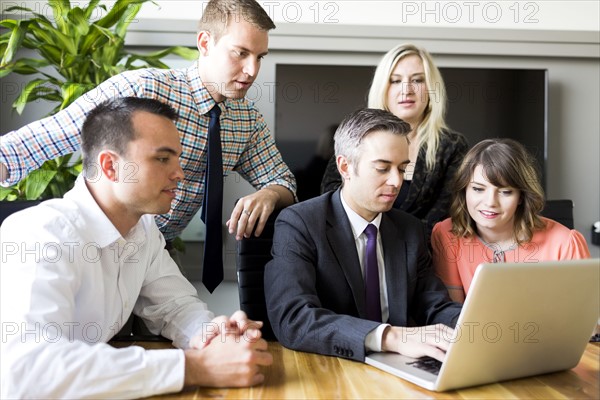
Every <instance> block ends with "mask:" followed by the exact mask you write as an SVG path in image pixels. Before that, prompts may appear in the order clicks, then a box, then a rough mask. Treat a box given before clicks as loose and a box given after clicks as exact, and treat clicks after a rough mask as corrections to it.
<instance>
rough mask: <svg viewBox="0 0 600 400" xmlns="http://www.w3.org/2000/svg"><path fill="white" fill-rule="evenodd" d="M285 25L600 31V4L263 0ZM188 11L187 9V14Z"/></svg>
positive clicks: (169, 11)
mask: <svg viewBox="0 0 600 400" xmlns="http://www.w3.org/2000/svg"><path fill="white" fill-rule="evenodd" d="M259 2H260V3H261V4H262V5H263V7H264V8H265V10H267V12H268V13H269V15H270V16H271V18H272V19H273V20H274V21H275V23H278V22H284V23H320V24H346V25H387V26H394V25H396V26H399V25H402V26H436V27H470V28H495V29H497V28H504V29H552V30H588V31H597V30H598V24H599V22H598V15H600V6H599V2H597V1H595V0H589V1H556V0H552V1H522V0H521V1H516V0H510V1H507V0H501V1H431V0H429V1H393V0H369V1H359V0H342V1H338V0H336V1H330V0H325V1H323V0H321V1H315V0H296V1H274V0H262V1H259ZM157 3H158V5H159V7H155V6H152V5H150V4H148V5H147V6H145V7H144V8H143V10H142V12H141V13H140V18H142V19H143V18H166V19H190V18H192V19H196V20H197V19H200V16H201V11H200V10H202V9H203V8H204V6H205V5H206V3H207V2H206V1H195V0H187V1H186V0H184V1H181V0H180V1H177V0H175V1H174V0H160V1H157ZM182 10H185V12H182Z"/></svg>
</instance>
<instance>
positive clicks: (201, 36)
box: [196, 31, 212, 56]
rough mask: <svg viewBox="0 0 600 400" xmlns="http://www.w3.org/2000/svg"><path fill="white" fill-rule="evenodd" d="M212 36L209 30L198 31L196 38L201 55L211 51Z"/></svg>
mask: <svg viewBox="0 0 600 400" xmlns="http://www.w3.org/2000/svg"><path fill="white" fill-rule="evenodd" d="M211 40H212V37H211V36H210V32H208V31H200V32H198V38H197V39H196V46H197V47H198V51H199V52H200V56H207V55H208V53H209V51H210V45H211Z"/></svg>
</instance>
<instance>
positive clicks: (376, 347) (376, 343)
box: [340, 191, 390, 351]
mask: <svg viewBox="0 0 600 400" xmlns="http://www.w3.org/2000/svg"><path fill="white" fill-rule="evenodd" d="M340 199H341V200H342V207H344V211H346V215H348V219H349V220H350V226H351V227H352V234H353V236H354V242H355V244H356V251H357V252H358V260H359V262H360V269H361V271H362V274H363V277H364V275H365V249H366V247H367V235H366V234H365V233H364V231H365V228H366V227H367V225H369V224H373V225H375V226H376V227H377V270H378V271H379V301H380V303H381V320H382V321H387V320H388V318H389V315H390V314H389V308H388V301H387V285H386V282H385V264H384V258H383V244H382V241H381V234H380V232H379V224H381V214H377V217H375V219H374V220H373V221H367V220H366V219H364V218H363V217H361V216H360V215H358V214H357V213H356V212H355V211H354V210H352V209H351V208H350V206H349V205H348V203H346V201H345V200H344V192H343V191H341V192H340ZM388 326H390V325H389V324H381V325H379V326H378V327H377V329H374V330H372V331H371V332H369V334H368V335H367V337H366V338H365V348H366V349H367V350H369V351H381V341H382V338H383V331H384V330H385V328H386V327H388Z"/></svg>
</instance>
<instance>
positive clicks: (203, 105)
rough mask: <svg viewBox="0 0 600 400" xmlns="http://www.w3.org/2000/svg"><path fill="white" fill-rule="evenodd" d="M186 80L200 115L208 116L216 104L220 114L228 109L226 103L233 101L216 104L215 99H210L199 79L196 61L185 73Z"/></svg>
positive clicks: (228, 100)
mask: <svg viewBox="0 0 600 400" xmlns="http://www.w3.org/2000/svg"><path fill="white" fill-rule="evenodd" d="M187 79H188V82H189V84H190V86H191V87H192V95H193V96H194V101H195V102H196V104H197V105H198V108H199V111H200V114H203V115H204V114H208V112H209V111H210V110H211V109H212V108H213V107H214V106H215V104H217V105H218V106H219V108H220V109H221V114H223V112H224V111H226V110H227V109H228V106H227V105H228V103H229V102H230V101H233V100H231V99H225V101H224V102H222V103H217V102H216V101H215V99H213V98H212V96H211V95H210V93H208V90H207V89H206V86H204V83H203V82H202V78H201V77H200V71H199V70H198V60H196V62H194V64H193V65H192V66H191V67H190V68H189V69H188V71H187Z"/></svg>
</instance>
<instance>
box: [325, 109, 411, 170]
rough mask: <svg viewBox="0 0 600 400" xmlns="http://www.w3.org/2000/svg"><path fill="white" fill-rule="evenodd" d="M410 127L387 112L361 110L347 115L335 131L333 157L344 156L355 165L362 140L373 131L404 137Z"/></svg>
mask: <svg viewBox="0 0 600 400" xmlns="http://www.w3.org/2000/svg"><path fill="white" fill-rule="evenodd" d="M410 129H411V128H410V125H409V124H408V123H407V122H404V121H402V120H401V119H400V118H398V117H396V116H395V115H394V114H392V113H391V112H389V111H385V110H381V109H376V108H363V109H360V110H357V111H355V112H353V113H352V114H350V115H348V116H347V117H346V118H344V120H343V121H342V123H341V124H340V126H339V127H338V128H337V130H336V131H335V136H334V137H333V139H334V141H335V155H336V156H340V155H341V156H344V157H346V158H347V159H348V162H349V163H350V164H351V165H356V164H355V163H356V162H357V161H358V156H359V154H360V144H361V142H362V140H363V139H364V138H365V137H366V136H367V135H368V134H369V133H371V132H373V131H386V132H389V133H393V134H395V135H402V136H406V135H407V134H408V133H409V132H410Z"/></svg>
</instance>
